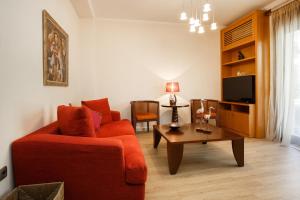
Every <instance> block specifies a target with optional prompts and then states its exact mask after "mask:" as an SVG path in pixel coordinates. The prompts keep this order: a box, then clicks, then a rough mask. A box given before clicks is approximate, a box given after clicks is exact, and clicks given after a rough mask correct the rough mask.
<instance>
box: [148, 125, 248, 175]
mask: <svg viewBox="0 0 300 200" xmlns="http://www.w3.org/2000/svg"><path fill="white" fill-rule="evenodd" d="M197 126H198V125H197V124H185V125H184V126H182V127H181V128H180V129H178V130H170V128H169V126H168V125H156V126H154V128H153V147H154V148H155V149H157V147H158V145H159V142H160V140H161V137H163V138H164V139H166V141H167V155H168V165H169V172H170V174H171V175H173V174H176V173H177V171H178V168H179V166H180V163H181V160H182V156H183V150H184V144H186V143H206V142H215V141H225V140H231V141H232V151H233V155H234V158H235V160H236V162H237V165H238V166H239V167H243V166H244V137H243V136H241V135H239V134H236V133H233V132H231V131H229V130H226V129H223V128H219V127H211V129H212V130H213V131H212V133H211V134H204V133H199V132H197V131H196V128H197Z"/></svg>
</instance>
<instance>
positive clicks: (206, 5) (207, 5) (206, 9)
mask: <svg viewBox="0 0 300 200" xmlns="http://www.w3.org/2000/svg"><path fill="white" fill-rule="evenodd" d="M209 11H211V7H210V3H208V0H207V1H206V3H205V4H204V5H203V12H209Z"/></svg>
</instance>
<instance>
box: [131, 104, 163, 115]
mask: <svg viewBox="0 0 300 200" xmlns="http://www.w3.org/2000/svg"><path fill="white" fill-rule="evenodd" d="M130 104H131V116H132V118H135V115H136V113H154V114H156V115H157V116H159V102H158V101H150V100H149V101H148V100H144V101H131V102H130Z"/></svg>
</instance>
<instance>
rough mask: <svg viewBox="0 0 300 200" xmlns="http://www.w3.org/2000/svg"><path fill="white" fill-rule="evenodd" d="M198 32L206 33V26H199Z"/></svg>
mask: <svg viewBox="0 0 300 200" xmlns="http://www.w3.org/2000/svg"><path fill="white" fill-rule="evenodd" d="M198 33H200V34H201V33H205V29H204V27H203V26H202V25H201V26H199V29H198Z"/></svg>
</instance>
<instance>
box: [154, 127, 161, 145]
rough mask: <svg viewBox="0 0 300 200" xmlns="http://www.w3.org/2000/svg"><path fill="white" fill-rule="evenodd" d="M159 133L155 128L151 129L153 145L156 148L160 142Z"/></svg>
mask: <svg viewBox="0 0 300 200" xmlns="http://www.w3.org/2000/svg"><path fill="white" fill-rule="evenodd" d="M160 138H161V135H160V134H159V133H158V132H157V130H156V128H154V129H153V147H154V148H155V149H157V147H158V144H159V142H160Z"/></svg>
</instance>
